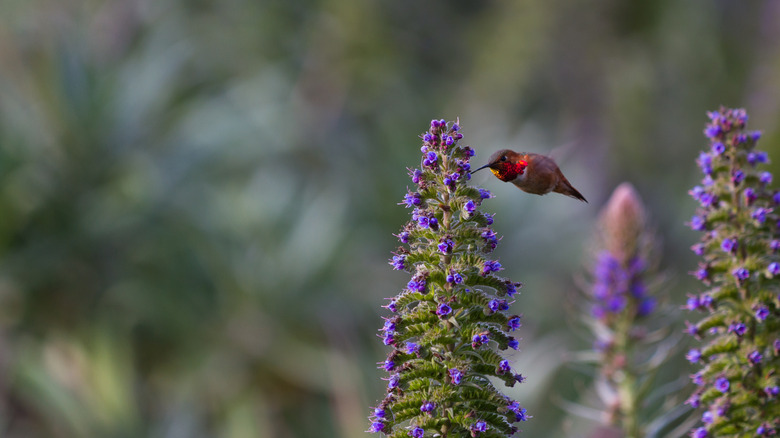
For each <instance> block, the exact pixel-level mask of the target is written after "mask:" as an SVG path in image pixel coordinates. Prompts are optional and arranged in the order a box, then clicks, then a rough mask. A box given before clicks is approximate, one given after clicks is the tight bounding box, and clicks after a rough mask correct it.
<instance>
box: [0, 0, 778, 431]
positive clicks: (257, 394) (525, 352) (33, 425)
mask: <svg viewBox="0 0 780 438" xmlns="http://www.w3.org/2000/svg"><path fill="white" fill-rule="evenodd" d="M778 22H780V3H778V2H776V1H774V0H765V1H750V2H737V1H726V0H720V1H712V0H692V1H684V2H680V1H672V0H660V1H652V2H651V1H638V2H627V1H620V0H581V1H573V2H571V1H563V0H552V1H550V0H523V1H513V0H491V1H480V2H477V1H451V2H445V1H412V0H395V1H359V0H323V1H302V0H301V1H282V0H260V1H250V0H222V1H202V0H191V1H183V0H156V1H155V0H112V1H91V0H4V1H3V2H2V4H0V214H1V216H0V435H1V436H4V437H14V438H17V437H25V438H27V437H109V438H111V437H117V438H120V437H160V438H163V437H165V438H179V437H182V438H184V437H187V438H189V437H204V438H205V437H226V438H243V437H247V438H248V437H253V438H257V437H261V438H262V437H283V438H284V437H361V436H364V435H365V434H364V431H365V430H366V429H367V427H368V421H367V420H366V417H367V415H368V413H369V409H368V406H371V405H373V404H374V403H376V401H378V400H379V399H381V398H382V396H383V393H384V387H385V383H384V382H383V381H382V380H380V377H383V376H384V372H383V371H380V370H377V369H376V362H378V361H382V360H384V356H385V354H386V353H387V348H386V347H384V346H383V345H382V343H381V341H380V340H379V339H378V338H377V337H376V333H377V332H376V330H377V329H378V328H380V327H381V325H382V320H381V316H382V315H386V311H385V310H384V309H382V308H381V307H380V306H381V305H382V304H384V303H385V300H384V298H385V297H390V296H392V295H394V294H396V293H397V292H398V291H399V290H400V289H401V288H402V287H403V286H404V285H405V284H406V282H407V281H408V276H407V275H406V274H403V273H398V272H394V271H392V269H391V268H390V266H388V265H387V260H388V259H389V257H390V251H392V250H393V249H394V248H395V247H396V245H397V241H396V239H395V238H394V237H393V236H392V233H395V232H397V231H398V230H399V229H400V227H401V226H402V225H403V223H404V222H405V221H406V220H407V219H408V211H407V210H405V209H404V208H402V207H401V206H398V205H397V203H398V202H400V200H401V199H402V197H403V195H404V193H405V192H406V187H407V186H408V185H411V182H410V181H409V179H408V177H407V175H406V170H405V168H406V167H407V166H411V167H413V166H418V165H419V155H420V152H419V145H420V141H419V139H418V138H417V136H418V135H419V134H420V133H421V132H423V131H424V130H425V129H427V126H428V122H429V121H430V119H432V118H446V119H448V120H453V119H455V118H456V117H460V120H461V124H462V125H463V127H464V131H463V133H464V135H465V138H464V140H463V141H464V142H465V143H466V144H470V145H472V146H473V147H474V148H475V149H476V151H477V156H476V157H475V159H474V164H475V165H477V164H482V163H484V161H485V160H486V159H487V157H488V156H489V155H490V153H492V152H493V151H495V150H497V149H500V148H504V147H513V148H515V149H518V150H525V151H528V152H541V153H553V154H555V156H556V157H557V159H558V161H559V164H560V166H561V167H562V169H563V170H564V172H565V173H566V175H567V176H568V177H569V179H570V180H571V181H572V183H573V184H574V185H575V186H576V187H577V188H578V189H579V190H580V191H581V192H582V193H583V194H584V195H585V196H586V197H587V198H588V199H589V201H590V203H589V204H581V203H579V202H576V201H574V200H572V199H569V198H565V197H563V196H559V195H550V196H546V197H536V196H532V195H527V194H524V193H522V192H520V191H519V190H517V189H516V188H514V187H512V186H511V185H508V184H503V183H501V182H500V181H498V180H496V179H495V178H493V177H492V176H491V175H490V174H488V173H481V174H477V175H475V177H474V178H473V179H472V182H473V183H475V184H478V185H480V186H483V187H486V188H488V189H490V190H491V191H493V192H494V193H495V195H496V198H495V199H492V200H490V201H488V202H485V203H484V204H483V205H484V208H485V209H487V210H488V211H491V212H496V223H495V226H494V228H495V229H496V230H497V231H498V232H499V234H501V235H503V239H502V241H501V244H500V245H499V248H498V250H497V251H496V253H495V255H496V256H497V257H498V258H499V260H500V261H501V263H502V264H503V265H504V266H505V267H506V271H505V272H504V273H505V274H506V275H507V276H509V277H511V278H512V279H515V280H519V281H523V282H524V283H525V288H524V289H523V290H522V292H523V293H522V294H521V295H520V296H519V299H518V301H517V302H516V303H515V305H514V310H515V311H517V312H519V313H523V314H525V327H524V328H523V331H522V334H521V336H523V341H522V342H521V348H522V351H521V352H520V353H519V354H517V355H516V356H514V357H513V358H512V361H513V367H514V368H515V369H516V370H518V371H520V372H522V373H523V374H524V375H527V376H528V382H527V383H525V384H523V385H519V386H517V387H515V388H513V389H511V390H510V391H511V395H512V396H513V398H516V399H519V400H520V401H521V402H523V404H524V405H525V406H526V407H527V408H528V410H529V412H530V413H531V414H532V415H533V416H534V419H533V420H532V421H530V422H528V423H524V424H523V425H522V426H523V429H524V432H525V433H524V434H523V436H544V437H557V436H561V437H564V436H582V432H583V430H581V429H579V428H575V427H573V426H572V425H573V424H574V423H572V421H571V420H569V419H567V416H566V414H565V413H564V412H563V411H562V410H561V409H560V408H559V407H558V406H557V405H556V404H555V403H554V400H553V396H552V395H551V394H559V395H560V396H562V397H563V398H566V399H570V400H575V399H576V394H575V391H577V390H578V389H579V388H581V387H585V386H587V378H585V377H583V376H582V375H578V374H573V373H571V372H570V370H568V369H567V368H566V367H565V364H566V362H567V361H568V359H567V354H566V351H568V350H571V349H576V348H582V347H583V346H587V345H588V341H587V340H586V339H582V338H580V337H578V336H575V335H574V334H573V333H574V332H575V331H576V329H574V328H573V327H574V326H573V325H571V324H567V323H565V321H574V320H576V319H577V317H576V314H574V313H573V309H575V308H576V307H577V304H576V299H575V298H574V297H576V295H577V287H576V281H575V278H576V277H577V276H578V275H580V274H581V273H582V271H583V266H586V265H587V263H588V261H587V258H586V254H587V249H588V242H589V239H590V236H591V233H592V231H593V226H594V221H595V219H596V217H597V215H598V211H599V209H600V208H601V206H602V205H603V203H604V202H605V201H606V199H607V198H608V196H609V194H610V192H611V191H612V189H613V188H614V187H615V186H616V185H617V184H619V183H620V182H622V181H625V180H628V181H631V182H632V183H633V184H634V185H635V186H636V187H637V189H638V190H639V192H640V193H641V194H642V196H643V198H644V200H645V202H646V203H647V205H648V209H649V211H650V213H651V215H652V218H653V222H654V224H655V226H656V228H657V230H658V234H659V241H662V243H663V248H664V249H663V262H662V266H663V268H664V269H665V270H666V272H667V274H668V277H669V278H668V281H667V283H666V284H667V287H666V288H665V289H664V290H663V291H662V292H663V293H667V294H668V295H669V297H670V300H671V301H672V302H673V303H675V305H678V304H682V303H683V302H684V300H685V293H686V292H695V291H697V290H698V289H697V287H698V286H697V285H696V284H695V283H694V282H693V281H692V280H691V279H689V278H688V275H687V272H688V271H690V270H692V269H694V268H695V266H696V258H695V256H694V255H693V254H691V253H690V251H689V250H688V248H689V246H690V245H691V244H692V243H694V241H695V240H696V239H697V238H698V236H697V233H694V232H692V231H690V230H689V229H687V228H686V227H685V226H684V222H685V221H686V220H687V219H689V218H690V216H691V214H692V213H693V211H694V209H695V204H694V202H693V201H692V200H690V199H689V198H688V196H687V194H686V192H687V190H688V189H689V188H690V187H692V186H693V185H694V184H695V183H696V181H697V180H698V179H699V176H698V174H697V170H696V167H695V164H694V159H695V157H696V155H697V154H698V151H699V150H700V149H702V148H704V147H705V145H706V141H705V139H704V137H703V136H702V134H701V132H702V129H703V127H704V123H705V121H706V116H705V112H706V111H707V110H713V109H717V107H718V106H719V105H721V104H723V105H727V106H741V107H745V108H746V109H747V110H748V113H749V114H750V116H751V119H750V122H749V126H750V127H752V128H756V129H762V130H763V131H764V137H763V139H762V140H761V143H760V147H761V148H762V149H764V150H768V151H769V153H770V157H775V163H780V147H778V146H777V145H778V144H780V131H778V129H777V127H778V126H779V124H778V121H780V27H779V26H777V23H778ZM770 170H772V171H775V173H776V171H777V170H778V167H777V164H772V165H770ZM562 303H568V304H562ZM681 369H682V370H683V371H684V373H686V374H687V372H688V371H687V368H685V366H683V367H682V368H681Z"/></svg>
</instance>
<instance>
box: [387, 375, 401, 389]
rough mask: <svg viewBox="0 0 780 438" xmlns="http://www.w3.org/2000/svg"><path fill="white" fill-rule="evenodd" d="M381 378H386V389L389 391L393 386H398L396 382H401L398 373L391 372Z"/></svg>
mask: <svg viewBox="0 0 780 438" xmlns="http://www.w3.org/2000/svg"><path fill="white" fill-rule="evenodd" d="M383 380H387V390H388V391H390V390H393V389H395V388H398V384H399V383H401V376H399V375H398V374H393V375H392V376H390V377H388V378H387V379H383Z"/></svg>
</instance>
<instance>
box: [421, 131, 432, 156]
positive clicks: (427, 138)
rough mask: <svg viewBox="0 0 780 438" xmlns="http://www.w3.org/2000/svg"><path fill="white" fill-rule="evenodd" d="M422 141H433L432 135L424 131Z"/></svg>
mask: <svg viewBox="0 0 780 438" xmlns="http://www.w3.org/2000/svg"><path fill="white" fill-rule="evenodd" d="M423 141H424V142H426V143H430V142H432V141H433V136H432V135H431V134H428V133H426V134H425V135H423ZM423 147H424V146H423ZM423 152H425V151H423Z"/></svg>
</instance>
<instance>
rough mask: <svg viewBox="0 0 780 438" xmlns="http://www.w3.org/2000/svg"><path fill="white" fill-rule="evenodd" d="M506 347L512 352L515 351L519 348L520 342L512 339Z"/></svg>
mask: <svg viewBox="0 0 780 438" xmlns="http://www.w3.org/2000/svg"><path fill="white" fill-rule="evenodd" d="M507 346H508V347H509V348H511V349H513V350H517V349H518V348H520V342H518V341H517V339H515V338H512V339H510V340H509V343H508V344H507Z"/></svg>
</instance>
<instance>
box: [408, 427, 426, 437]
mask: <svg viewBox="0 0 780 438" xmlns="http://www.w3.org/2000/svg"><path fill="white" fill-rule="evenodd" d="M408 435H409V436H410V437H412V438H422V437H424V436H425V429H423V428H422V427H419V426H416V427H414V428H413V429H412V430H410V431H409V434H408Z"/></svg>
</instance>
